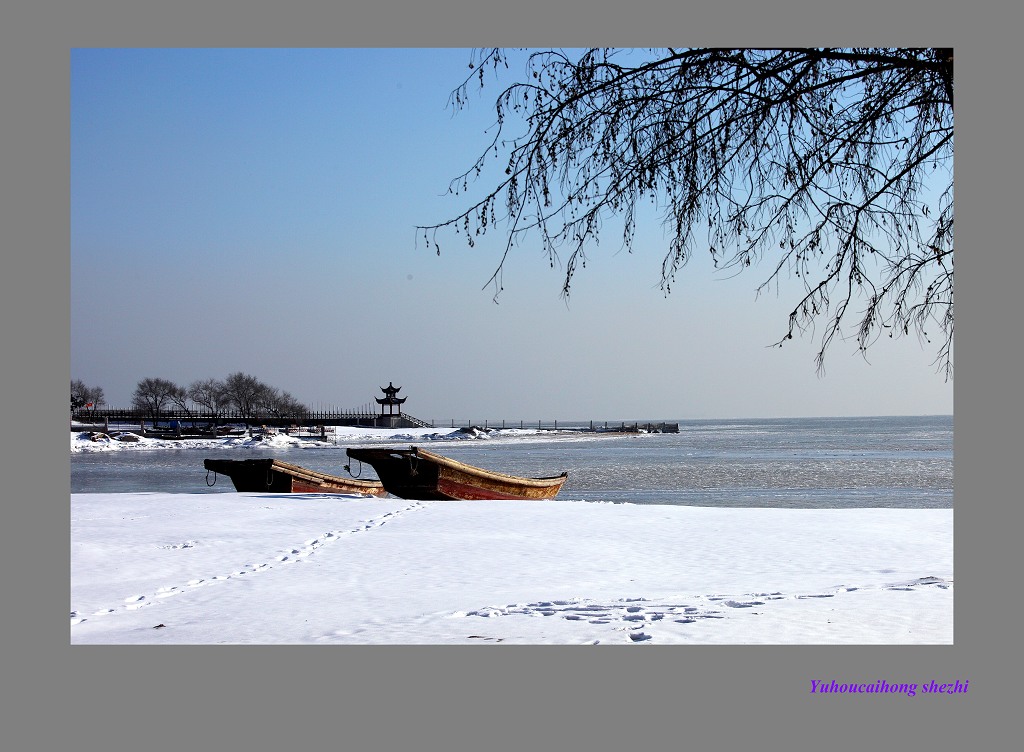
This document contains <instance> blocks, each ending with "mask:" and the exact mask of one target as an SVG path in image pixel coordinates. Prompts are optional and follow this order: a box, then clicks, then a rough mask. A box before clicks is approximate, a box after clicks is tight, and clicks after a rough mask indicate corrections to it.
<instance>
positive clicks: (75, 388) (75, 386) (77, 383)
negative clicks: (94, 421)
mask: <svg viewBox="0 0 1024 752" xmlns="http://www.w3.org/2000/svg"><path fill="white" fill-rule="evenodd" d="M104 400H105V397H104V396H103V389H102V388H101V387H98V386H86V385H85V382H83V381H82V380H81V379H72V381H71V410H72V412H74V411H75V410H81V409H82V408H83V407H85V408H89V409H91V410H93V411H95V410H96V408H97V407H99V406H100V405H102V404H103V403H104Z"/></svg>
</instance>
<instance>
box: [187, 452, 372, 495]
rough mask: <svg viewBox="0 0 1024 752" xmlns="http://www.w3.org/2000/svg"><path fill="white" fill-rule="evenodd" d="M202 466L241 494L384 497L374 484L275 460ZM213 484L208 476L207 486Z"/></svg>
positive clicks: (217, 461) (212, 461)
mask: <svg viewBox="0 0 1024 752" xmlns="http://www.w3.org/2000/svg"><path fill="white" fill-rule="evenodd" d="M203 467H205V468H206V470H207V476H209V471H213V472H214V473H216V474H220V475H226V476H228V477H229V478H231V483H232V484H233V485H234V487H235V490H236V491H239V492H242V493H249V492H270V493H335V494H361V495H366V496H386V495H387V491H386V490H385V489H384V486H383V484H381V483H380V482H378V481H371V480H360V479H358V478H343V477H340V476H337V475H328V474H327V473H321V472H319V471H317V470H310V469H308V468H305V467H301V466H300V465H292V464H290V463H288V462H281V461H280V460H275V459H250V460H222V459H206V460H203ZM216 482H217V481H216V475H215V476H214V480H213V483H210V481H209V477H208V478H207V483H208V484H209V485H213V484H214V483H216Z"/></svg>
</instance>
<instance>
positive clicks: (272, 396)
mask: <svg viewBox="0 0 1024 752" xmlns="http://www.w3.org/2000/svg"><path fill="white" fill-rule="evenodd" d="M101 404H103V389H101V388H100V387H89V386H86V385H85V384H84V383H82V381H80V380H77V379H76V380H73V381H72V382H71V411H72V413H75V412H78V411H81V410H82V409H83V408H85V409H87V410H96V408H98V407H99V406H100V405H101ZM131 407H132V409H133V410H136V411H138V412H140V413H143V414H145V415H147V416H149V417H150V418H151V419H152V420H154V421H156V420H159V419H160V417H161V415H163V414H164V413H166V412H167V411H174V412H175V413H184V414H185V415H193V414H197V415H200V416H201V417H202V418H203V419H205V420H211V419H212V420H216V419H217V418H218V417H219V416H221V415H227V414H230V415H232V416H236V417H239V418H241V419H242V420H253V419H255V418H258V417H261V416H272V417H284V416H287V417H291V418H303V417H306V416H307V415H308V414H309V408H308V407H306V405H304V404H302V403H301V402H299V401H298V400H297V399H295V397H293V396H292V395H291V394H289V393H288V392H286V391H283V390H281V389H278V388H277V387H273V386H270V385H269V384H266V383H264V382H262V381H260V380H259V379H257V378H256V377H255V376H250V375H249V374H246V373H242V372H241V371H239V372H237V373H233V374H231V375H230V376H228V377H227V378H226V379H223V380H221V379H201V380H198V381H193V382H192V383H191V384H189V385H188V386H181V385H179V384H175V383H174V382H173V381H170V380H169V379H160V378H146V379H142V380H141V381H139V383H138V384H136V386H135V391H134V392H132V401H131Z"/></svg>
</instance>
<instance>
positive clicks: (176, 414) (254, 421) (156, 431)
mask: <svg viewBox="0 0 1024 752" xmlns="http://www.w3.org/2000/svg"><path fill="white" fill-rule="evenodd" d="M343 426H347V427H361V428H452V429H455V428H464V429H476V430H484V431H487V430H498V429H510V428H519V429H522V430H525V429H536V430H539V431H583V432H593V433H604V432H608V433H679V424H678V423H674V422H664V421H641V420H633V421H623V420H617V421H608V420H603V421H600V420H590V421H560V420H557V419H553V420H549V421H545V420H542V419H538V420H535V421H534V420H525V419H519V420H490V419H484V420H482V421H480V420H474V419H471V418H448V419H445V420H442V421H437V420H434V419H431V420H429V421H426V420H422V419H420V418H416V417H414V416H412V415H409V414H407V413H398V414H394V415H388V414H384V415H382V414H380V413H374V412H366V411H358V410H310V411H308V412H307V413H305V414H302V415H272V414H255V415H245V414H242V413H239V412H233V411H224V412H219V413H212V412H200V411H188V410H161V411H160V412H159V413H158V414H156V415H154V414H153V413H152V412H148V411H144V410H134V409H116V408H115V409H105V410H104V409H98V410H77V411H75V412H74V413H72V415H71V430H72V431H76V430H78V431H102V432H103V433H109V432H110V431H111V430H123V431H132V432H133V433H140V435H144V436H146V437H175V436H186V435H187V436H203V437H207V438H208V437H211V436H217V435H225V434H230V433H247V432H248V433H251V432H252V431H253V430H255V429H259V430H267V429H275V430H279V431H283V432H285V433H296V434H299V435H303V434H319V435H321V436H326V435H327V433H328V431H327V429H328V428H331V429H334V428H338V427H343ZM333 432H334V431H333V430H332V431H330V433H333Z"/></svg>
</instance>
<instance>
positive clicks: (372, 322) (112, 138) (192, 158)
mask: <svg viewBox="0 0 1024 752" xmlns="http://www.w3.org/2000/svg"><path fill="white" fill-rule="evenodd" d="M469 59H470V52H469V51H468V50H458V49H445V50H432V49H416V50H409V49H337V50H314V49H298V50H239V49H232V50H202V49H185V50H147V49H132V50H99V49H90V50H73V51H72V52H71V58H70V65H71V69H70V72H71V123H70V144H71V185H70V211H71V377H72V378H77V379H81V380H83V381H84V382H85V383H86V384H88V385H91V386H100V387H102V388H103V389H104V391H105V393H106V398H107V402H108V403H110V404H111V405H114V406H127V405H128V403H129V400H130V397H131V393H132V390H133V389H134V387H135V384H136V383H137V382H138V381H139V380H140V379H142V378H146V377H161V378H168V379H171V380H173V381H175V382H177V383H179V384H181V385H183V386H187V385H188V384H189V383H190V382H192V381H194V380H196V379H205V378H211V377H212V378H224V377H225V376H227V375H228V374H229V373H232V372H235V371H243V372H246V373H250V374H252V375H254V376H256V377H257V378H259V379H261V380H263V381H265V382H267V383H268V384H271V385H273V386H276V387H278V388H280V389H283V390H286V391H288V392H290V393H291V394H292V395H293V396H295V397H296V398H298V399H300V400H302V401H304V402H307V403H309V404H311V405H312V406H314V407H315V406H318V405H334V406H338V407H358V406H360V405H363V404H366V403H369V402H371V401H372V399H373V398H374V397H375V396H378V395H379V394H380V391H379V387H381V386H386V385H387V384H388V382H389V381H391V382H393V383H394V384H395V385H396V386H401V387H402V388H403V389H402V394H403V395H405V396H407V397H408V402H407V403H406V405H405V407H406V408H407V410H408V412H410V413H411V414H413V415H416V416H417V417H420V418H425V419H428V420H430V419H435V420H438V421H444V420H447V419H449V418H457V419H473V420H476V421H478V422H482V421H483V420H485V419H488V420H500V419H510V420H518V419H525V420H537V419H541V418H542V419H544V420H551V419H560V420H589V419H595V420H631V419H657V418H681V419H685V418H703V417H712V418H715V417H718V418H728V417H781V416H819V415H822V416H827V415H891V414H903V415H906V414H950V413H952V412H953V386H952V384H951V383H947V382H945V381H944V379H943V376H942V375H941V374H939V373H936V370H935V368H934V367H933V366H932V365H931V363H932V360H933V357H934V353H933V351H932V350H930V349H922V348H921V347H920V346H919V345H918V344H917V341H916V340H915V339H913V338H910V339H904V340H897V341H889V340H885V341H884V342H879V343H878V345H877V346H876V347H875V348H874V349H873V350H871V351H869V361H870V362H869V363H866V362H865V361H864V359H863V358H861V357H860V355H859V354H858V353H857V350H856V345H855V344H854V343H853V342H850V343H839V344H837V345H835V346H834V347H833V349H832V350H831V352H830V355H829V357H828V360H827V362H826V367H827V372H826V374H825V376H824V377H819V376H818V375H817V374H816V372H815V365H814V354H815V352H816V345H817V341H816V340H814V339H810V338H808V339H805V340H802V341H797V340H794V341H793V342H791V343H789V344H787V346H786V347H785V348H782V349H777V348H771V347H769V345H770V344H771V343H772V342H774V341H776V340H778V339H779V338H780V337H781V336H782V334H783V333H784V331H785V326H786V315H787V313H788V311H789V309H790V308H791V307H792V305H793V303H794V300H795V297H794V296H795V295H796V294H797V293H798V292H799V289H798V287H797V286H796V284H795V283H794V284H793V285H791V286H787V285H786V283H785V282H784V283H783V284H782V286H781V289H780V291H779V295H778V297H777V298H776V297H775V296H769V297H762V298H761V299H759V300H755V291H756V288H757V286H758V285H759V284H760V283H761V282H762V281H763V280H764V278H765V276H766V275H767V274H768V273H769V269H768V267H767V265H765V266H763V267H761V268H760V269H758V268H753V269H751V270H748V271H746V272H745V273H744V274H742V275H740V276H739V277H736V278H732V279H729V278H727V277H725V276H722V275H716V274H715V273H713V272H712V271H711V270H710V268H708V267H707V266H706V265H704V264H703V263H701V259H699V258H698V259H696V260H695V261H694V262H693V263H692V264H691V265H690V266H689V267H687V268H686V269H685V270H684V271H683V273H682V274H681V275H680V277H679V280H678V282H677V283H676V284H675V285H674V286H673V292H672V294H671V296H669V297H665V296H664V295H663V294H662V293H661V292H660V291H659V290H658V281H659V273H660V264H661V258H662V256H663V254H664V248H665V243H666V239H665V235H664V233H663V231H662V228H661V227H660V225H659V224H658V223H657V221H651V222H649V223H647V224H645V225H643V226H641V227H640V228H639V231H638V237H637V241H636V243H635V248H634V252H633V254H631V255H630V254H626V253H616V247H617V246H616V244H615V243H614V242H606V243H604V244H602V246H601V247H600V248H598V249H594V250H593V252H592V253H591V254H590V255H591V259H592V261H591V263H589V264H588V265H587V268H586V269H584V270H582V271H581V272H580V273H579V275H578V277H577V279H576V282H575V286H574V292H573V297H572V299H571V300H570V301H569V302H568V304H566V302H565V301H564V300H562V299H561V298H560V295H559V292H560V289H561V282H562V271H561V270H560V269H558V268H556V269H551V268H549V266H548V263H547V261H546V259H545V258H544V257H543V255H542V254H541V251H540V249H539V245H538V246H537V247H532V246H531V245H529V244H522V245H520V246H519V247H517V248H516V249H514V255H513V256H512V258H511V260H510V262H509V263H508V264H507V265H506V270H505V276H504V288H505V289H504V292H503V293H502V296H501V298H500V303H499V304H498V305H495V303H494V302H492V290H490V289H489V288H486V289H485V285H486V282H487V279H488V278H489V277H490V275H491V273H492V272H493V271H494V269H495V266H496V265H497V263H498V260H499V258H500V252H501V249H502V247H503V240H504V237H503V235H502V233H501V232H500V231H499V232H496V233H493V234H491V233H489V234H488V236H486V237H485V238H484V239H483V241H482V242H481V243H479V244H478V245H477V246H476V248H475V249H468V248H466V247H465V245H464V244H463V243H461V242H460V241H459V240H457V239H456V237H455V236H451V237H449V238H448V239H447V242H446V241H445V239H444V238H443V237H442V239H441V244H442V253H441V255H440V256H437V255H435V253H434V252H433V250H430V249H427V248H426V247H425V246H424V244H423V242H422V240H419V241H418V242H417V238H416V233H415V226H416V225H417V224H430V223H432V222H437V221H440V220H443V219H447V218H449V217H450V216H454V215H455V214H457V213H458V212H459V211H460V210H461V209H462V208H464V207H465V203H464V200H463V199H460V198H457V197H452V196H449V195H446V192H447V189H448V184H449V181H450V179H452V178H454V177H455V176H456V175H458V174H460V173H461V172H463V171H464V170H465V169H467V168H468V167H469V166H470V165H471V164H472V162H473V160H474V159H475V158H476V157H477V156H478V154H479V153H480V152H481V151H482V149H483V148H484V147H485V146H486V145H487V144H488V143H489V136H488V134H487V132H486V131H487V129H488V128H489V127H490V126H491V125H492V123H493V122H494V109H493V100H494V97H495V95H496V93H497V91H498V89H497V88H496V87H495V86H491V87H489V88H485V89H484V91H483V92H482V94H480V95H478V96H475V97H474V98H473V100H472V102H471V105H470V107H469V108H468V109H466V110H463V111H462V112H460V113H458V114H453V113H452V111H451V110H450V109H449V108H448V107H447V100H448V95H449V93H450V91H451V90H452V89H453V88H454V87H455V86H457V85H458V84H459V83H460V82H461V81H462V79H463V77H464V76H465V75H466V74H467V73H468V68H467V63H468V61H469ZM511 73H512V74H513V75H514V74H516V73H517V72H516V71H512V72H511ZM506 80H508V79H506ZM499 229H500V228H499Z"/></svg>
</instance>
